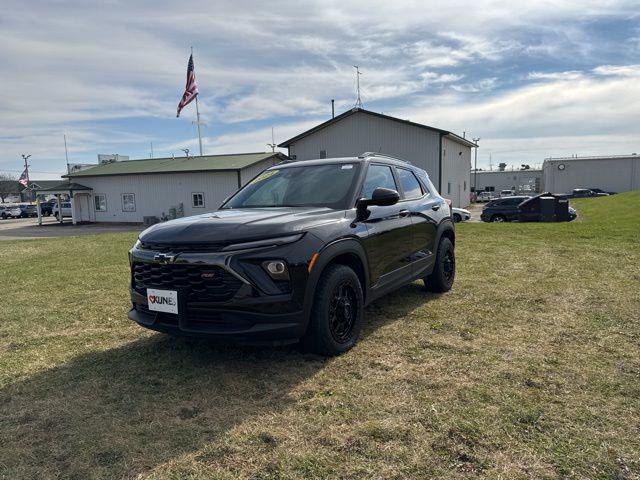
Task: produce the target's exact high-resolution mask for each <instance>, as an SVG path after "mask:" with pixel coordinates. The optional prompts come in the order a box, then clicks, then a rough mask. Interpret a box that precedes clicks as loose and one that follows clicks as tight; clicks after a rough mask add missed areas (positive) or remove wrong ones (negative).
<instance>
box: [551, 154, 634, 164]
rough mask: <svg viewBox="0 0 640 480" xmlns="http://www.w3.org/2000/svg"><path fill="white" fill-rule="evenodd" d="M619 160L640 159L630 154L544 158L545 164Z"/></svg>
mask: <svg viewBox="0 0 640 480" xmlns="http://www.w3.org/2000/svg"><path fill="white" fill-rule="evenodd" d="M621 158H640V156H639V155H638V154H636V153H632V154H631V155H601V156H594V157H548V158H545V159H544V161H545V162H558V161H562V162H567V161H572V160H620V159H621Z"/></svg>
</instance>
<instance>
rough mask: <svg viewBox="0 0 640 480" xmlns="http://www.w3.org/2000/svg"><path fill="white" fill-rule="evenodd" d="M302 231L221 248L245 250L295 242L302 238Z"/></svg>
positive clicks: (225, 249)
mask: <svg viewBox="0 0 640 480" xmlns="http://www.w3.org/2000/svg"><path fill="white" fill-rule="evenodd" d="M303 235H304V233H296V234H295V235H287V236H285V237H276V238H266V239H264V240H256V241H253V242H243V243H234V244H232V245H227V246H226V247H224V248H223V249H222V250H223V251H225V252H226V251H229V250H246V249H249V248H261V247H277V246H280V245H286V244H287V243H293V242H297V241H298V240H300V239H301V238H302V236H303Z"/></svg>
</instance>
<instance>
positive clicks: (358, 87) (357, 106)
mask: <svg viewBox="0 0 640 480" xmlns="http://www.w3.org/2000/svg"><path fill="white" fill-rule="evenodd" d="M353 68H355V69H356V93H357V97H356V104H355V105H354V106H353V108H362V99H361V98H360V75H362V73H360V67H358V65H354V66H353Z"/></svg>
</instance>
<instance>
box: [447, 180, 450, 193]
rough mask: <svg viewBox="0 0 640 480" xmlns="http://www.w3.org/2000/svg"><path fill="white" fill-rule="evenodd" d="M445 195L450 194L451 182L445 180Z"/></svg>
mask: <svg viewBox="0 0 640 480" xmlns="http://www.w3.org/2000/svg"><path fill="white" fill-rule="evenodd" d="M447 195H451V182H447Z"/></svg>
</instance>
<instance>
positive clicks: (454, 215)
mask: <svg viewBox="0 0 640 480" xmlns="http://www.w3.org/2000/svg"><path fill="white" fill-rule="evenodd" d="M453 221H454V222H455V223H460V222H461V221H462V217H461V216H460V215H459V214H457V213H454V214H453Z"/></svg>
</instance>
